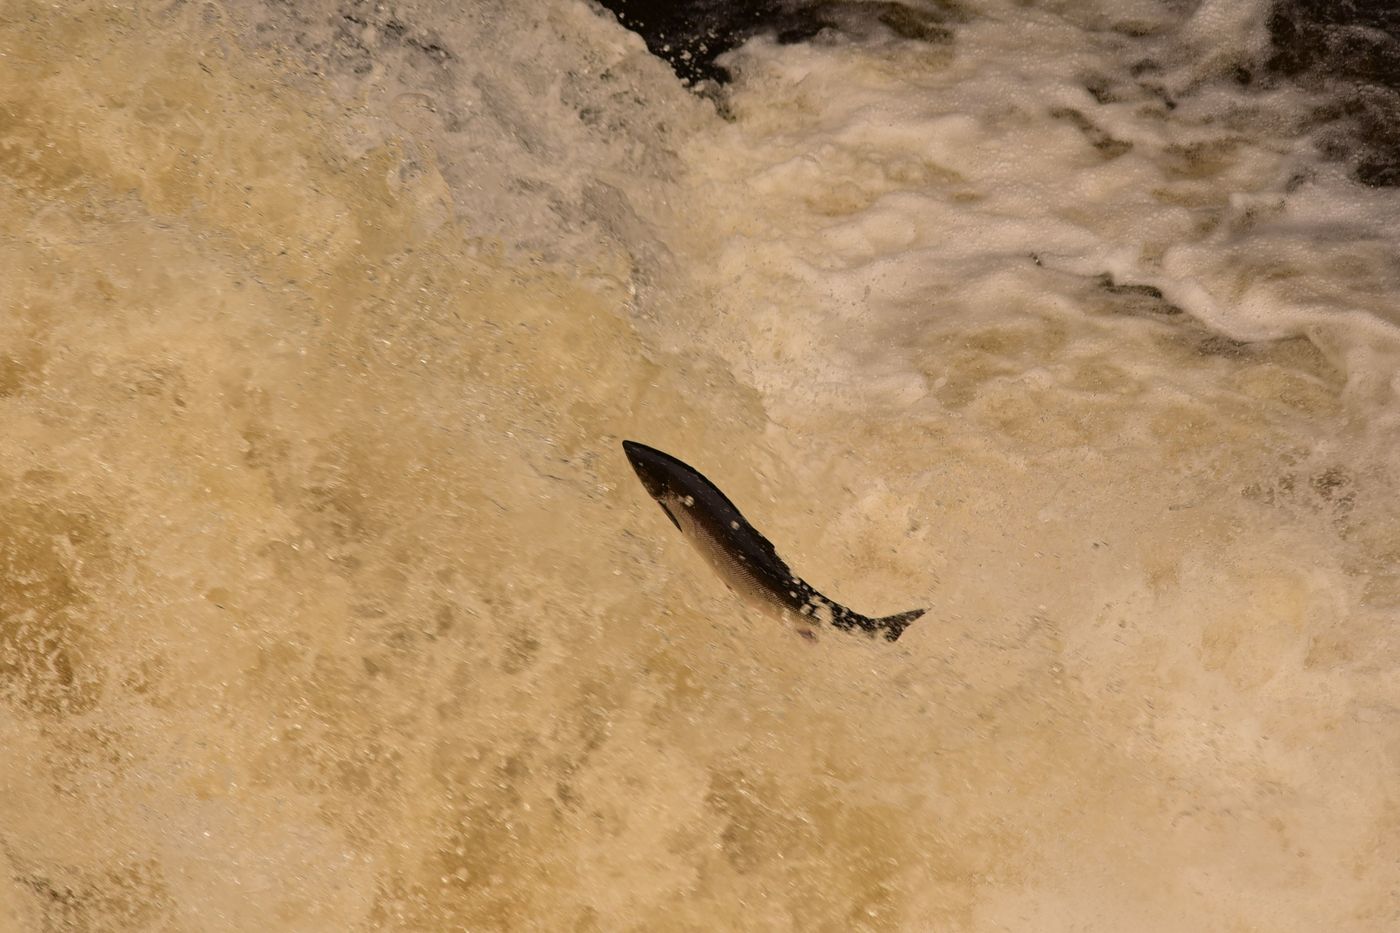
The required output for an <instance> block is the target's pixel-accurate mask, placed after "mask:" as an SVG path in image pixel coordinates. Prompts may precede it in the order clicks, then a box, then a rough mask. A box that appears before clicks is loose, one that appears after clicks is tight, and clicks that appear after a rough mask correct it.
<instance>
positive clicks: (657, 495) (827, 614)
mask: <svg viewBox="0 0 1400 933" xmlns="http://www.w3.org/2000/svg"><path fill="white" fill-rule="evenodd" d="M622 449H623V451H624V452H625V453H626V454H627V459H628V461H629V462H630V463H631V464H632V469H633V470H634V471H636V474H637V478H638V479H639V480H641V482H642V487H643V488H644V489H646V491H647V493H648V494H650V495H651V497H652V498H653V499H655V500H656V503H657V505H659V506H661V511H663V512H665V513H666V517H667V518H669V519H670V520H671V524H673V525H675V526H676V528H677V529H679V530H680V532H681V534H682V535H683V536H684V537H685V538H686V540H688V541H689V542H690V543H691V544H692V545H693V546H694V547H695V549H696V550H697V551H699V552H700V554H701V556H703V557H704V558H705V560H706V561H707V562H708V563H709V564H710V566H711V567H713V568H714V569H715V571H716V572H717V573H718V574H719V576H720V578H721V579H722V580H724V582H725V583H726V584H727V585H728V586H729V588H730V589H731V590H733V591H734V592H735V593H736V594H738V595H739V596H740V597H742V598H745V599H747V600H748V601H749V602H751V603H755V604H757V605H760V606H763V607H765V608H767V609H770V610H777V611H778V612H779V613H781V614H784V615H787V614H791V615H794V616H796V617H797V619H798V621H800V622H802V623H805V624H811V623H825V624H828V625H831V626H833V627H835V628H837V629H840V630H841V631H846V632H850V631H860V632H864V633H865V634H867V635H871V636H882V637H884V638H885V640H887V641H896V640H897V639H898V638H899V636H900V635H902V634H904V630H905V628H906V627H908V625H909V623H911V622H913V621H914V620H915V619H917V618H919V617H920V616H922V615H923V614H924V613H925V612H927V611H928V610H927V609H913V610H910V611H909V612H901V613H898V614H896V615H892V616H882V617H879V618H872V617H870V616H865V615H861V614H860V613H859V612H855V611H854V610H851V609H847V608H846V607H845V606H843V605H841V604H840V603H838V602H836V601H835V600H833V599H829V598H827V597H826V596H823V595H822V594H821V593H819V592H817V591H816V590H815V589H814V588H813V587H812V586H811V585H809V584H808V583H806V582H805V581H803V580H802V579H801V578H800V577H798V576H797V575H796V574H795V573H793V572H792V570H790V569H789V568H788V565H787V564H786V563H785V562H784V561H783V559H782V558H781V557H779V556H778V552H777V551H776V550H775V549H774V547H773V545H772V544H771V543H769V541H768V539H767V538H765V537H764V536H763V535H761V534H759V532H758V529H756V528H754V526H753V525H751V524H749V522H748V520H747V519H746V518H744V516H743V514H742V513H741V512H740V511H739V509H738V508H737V507H736V506H735V505H734V503H733V502H730V501H729V497H728V496H726V495H725V494H724V493H722V492H720V490H719V487H717V486H716V485H715V484H714V483H712V482H710V481H709V480H708V479H706V478H705V476H704V475H703V474H702V473H701V472H700V471H699V470H697V469H695V468H694V467H692V466H690V465H689V464H687V463H684V462H682V461H681V460H678V459H676V458H675V457H673V456H671V455H670V454H668V453H664V452H662V451H660V450H657V449H656V448H655V447H648V446H647V445H646V444H639V443H637V442H636V441H623V442H622ZM802 632H803V634H804V635H805V636H806V637H809V638H811V637H814V636H813V634H812V632H811V630H810V629H809V628H804V629H802Z"/></svg>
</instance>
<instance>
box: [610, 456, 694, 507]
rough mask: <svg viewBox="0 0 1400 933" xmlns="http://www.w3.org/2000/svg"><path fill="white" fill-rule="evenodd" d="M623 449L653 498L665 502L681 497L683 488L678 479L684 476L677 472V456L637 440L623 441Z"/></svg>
mask: <svg viewBox="0 0 1400 933" xmlns="http://www.w3.org/2000/svg"><path fill="white" fill-rule="evenodd" d="M622 449H623V450H624V451H625V452H626V453H627V460H628V462H630V463H631V464H632V469H633V470H634V471H636V474H637V479H639V480H641V481H642V487H643V488H644V489H646V491H647V493H648V494H649V495H650V496H651V497H652V498H653V499H655V500H656V501H657V502H661V503H665V502H668V501H670V500H673V499H676V498H679V496H680V492H681V490H680V484H679V482H678V481H679V480H680V479H681V478H682V477H680V476H679V475H678V473H677V470H676V467H675V458H673V457H670V456H667V455H666V454H663V453H662V452H661V451H659V450H655V449H653V448H651V447H648V446H647V445H646V444H638V443H637V442H636V441H623V442H622Z"/></svg>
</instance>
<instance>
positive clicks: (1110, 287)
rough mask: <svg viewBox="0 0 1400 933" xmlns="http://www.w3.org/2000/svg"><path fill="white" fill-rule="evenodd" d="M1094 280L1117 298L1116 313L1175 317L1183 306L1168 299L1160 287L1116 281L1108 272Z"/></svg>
mask: <svg viewBox="0 0 1400 933" xmlns="http://www.w3.org/2000/svg"><path fill="white" fill-rule="evenodd" d="M1094 281H1095V284H1097V285H1098V287H1099V288H1100V289H1102V290H1103V291H1105V292H1107V293H1108V294H1109V295H1112V296H1113V297H1114V298H1115V299H1116V300H1115V301H1114V303H1113V305H1112V307H1113V310H1114V312H1116V313H1119V314H1128V315H1132V316H1134V317H1173V316H1175V315H1179V314H1181V308H1179V307H1177V306H1176V305H1174V304H1172V303H1171V302H1170V301H1167V299H1166V297H1165V296H1164V295H1163V294H1162V290H1161V289H1160V288H1156V287H1154V286H1152V285H1133V284H1124V283H1121V282H1118V281H1115V280H1114V278H1113V276H1112V274H1110V273H1108V272H1105V273H1104V274H1102V275H1100V276H1098V277H1097V278H1096V279H1095V280H1094Z"/></svg>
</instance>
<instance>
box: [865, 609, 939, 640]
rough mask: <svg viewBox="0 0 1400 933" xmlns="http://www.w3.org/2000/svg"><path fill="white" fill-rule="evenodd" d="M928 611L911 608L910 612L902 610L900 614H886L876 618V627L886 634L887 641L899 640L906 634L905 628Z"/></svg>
mask: <svg viewBox="0 0 1400 933" xmlns="http://www.w3.org/2000/svg"><path fill="white" fill-rule="evenodd" d="M925 612H928V610H927V609H911V610H909V611H908V612H901V613H899V614H898V615H892V616H885V617H884V618H882V619H876V620H875V628H876V629H877V630H879V631H881V632H883V633H884V635H885V640H886V641H898V640H899V636H900V635H903V634H904V630H905V629H906V628H908V627H909V623H911V622H913V621H914V620H915V619H917V618H918V617H919V616H921V615H923V614H924V613H925Z"/></svg>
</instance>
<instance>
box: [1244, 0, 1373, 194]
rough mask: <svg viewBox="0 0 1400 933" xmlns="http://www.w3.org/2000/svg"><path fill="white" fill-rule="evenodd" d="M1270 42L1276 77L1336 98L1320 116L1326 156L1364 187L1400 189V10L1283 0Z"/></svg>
mask: <svg viewBox="0 0 1400 933" xmlns="http://www.w3.org/2000/svg"><path fill="white" fill-rule="evenodd" d="M1269 37H1270V40H1271V43H1272V50H1271V53H1270V56H1269V59H1268V61H1267V63H1266V67H1267V69H1268V70H1269V71H1270V72H1271V73H1272V74H1274V75H1277V76H1282V77H1286V78H1289V79H1293V80H1297V81H1299V82H1300V83H1303V84H1304V85H1307V86H1315V87H1322V86H1327V87H1328V88H1329V89H1330V90H1332V91H1333V92H1334V93H1335V94H1336V97H1335V101H1334V103H1332V104H1330V105H1328V106H1326V107H1323V108H1321V109H1319V110H1318V112H1317V113H1316V114H1315V115H1314V116H1315V118H1316V120H1317V121H1318V122H1319V123H1320V124H1322V125H1323V126H1325V127H1326V129H1325V131H1324V133H1323V135H1322V139H1321V143H1322V149H1323V153H1324V155H1326V156H1327V157H1329V158H1333V159H1338V160H1345V161H1349V162H1351V163H1352V174H1353V176H1354V177H1355V178H1356V180H1357V181H1359V182H1361V183H1362V184H1365V185H1370V186H1373V187H1393V186H1396V185H1400V4H1396V3H1394V2H1393V0H1341V2H1338V0H1278V2H1277V3H1275V4H1274V7H1273V11H1272V13H1271V14H1270V17H1269Z"/></svg>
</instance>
